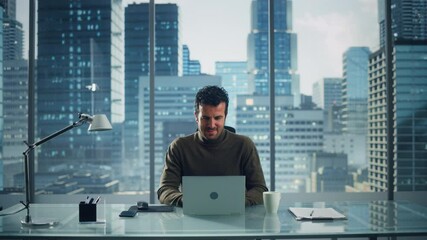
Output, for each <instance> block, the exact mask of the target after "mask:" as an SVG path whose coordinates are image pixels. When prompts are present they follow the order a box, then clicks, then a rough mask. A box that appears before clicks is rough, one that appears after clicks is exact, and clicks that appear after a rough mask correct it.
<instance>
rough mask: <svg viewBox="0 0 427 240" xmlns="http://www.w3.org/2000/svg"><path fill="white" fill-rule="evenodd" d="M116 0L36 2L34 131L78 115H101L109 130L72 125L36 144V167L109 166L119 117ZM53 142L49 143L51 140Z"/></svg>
mask: <svg viewBox="0 0 427 240" xmlns="http://www.w3.org/2000/svg"><path fill="white" fill-rule="evenodd" d="M123 27H124V25H123V7H122V2H121V1H109V0H102V1H100V0H85V1H71V2H70V1H68V0H57V1H39V2H38V56H37V58H38V65H37V81H36V85H37V88H36V89H37V102H36V106H37V114H36V116H37V133H36V137H45V136H47V135H49V134H51V133H53V132H55V131H57V130H59V129H62V128H63V127H65V126H66V125H68V124H70V123H71V122H73V121H76V119H77V118H78V113H79V112H83V113H89V114H97V113H103V114H106V115H107V117H108V119H109V120H110V121H111V122H112V123H113V131H107V132H101V133H95V134H94V133H91V134H90V135H91V136H89V135H88V133H87V130H86V129H85V127H84V126H83V127H80V128H75V129H73V130H71V131H69V132H67V133H66V134H65V135H64V136H62V137H59V138H56V139H54V141H51V142H48V143H45V144H44V145H43V146H42V147H41V148H39V154H38V171H39V172H47V171H49V169H50V168H51V167H54V166H56V165H60V164H74V166H82V165H83V164H84V163H89V162H90V163H91V164H95V165H98V164H99V165H102V164H107V165H110V166H114V164H115V163H117V161H120V160H121V158H122V156H121V152H122V150H121V148H122V146H121V144H120V143H121V138H120V131H121V130H120V125H121V123H122V122H123V120H124V81H123V57H124V56H123V52H124V51H123ZM52 142H54V143H52Z"/></svg>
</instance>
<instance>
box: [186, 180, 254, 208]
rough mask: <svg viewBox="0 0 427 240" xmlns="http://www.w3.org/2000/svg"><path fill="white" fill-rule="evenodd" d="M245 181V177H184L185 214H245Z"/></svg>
mask: <svg viewBox="0 0 427 240" xmlns="http://www.w3.org/2000/svg"><path fill="white" fill-rule="evenodd" d="M245 180H246V179H245V176H183V177H182V191H183V211H184V214H189V215H228V214H243V213H244V212H245V192H246V186H245V184H246V183H245Z"/></svg>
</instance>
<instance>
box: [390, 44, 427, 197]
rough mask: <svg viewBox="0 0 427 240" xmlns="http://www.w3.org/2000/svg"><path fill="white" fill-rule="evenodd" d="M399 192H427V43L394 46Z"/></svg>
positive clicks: (395, 122)
mask: <svg viewBox="0 0 427 240" xmlns="http://www.w3.org/2000/svg"><path fill="white" fill-rule="evenodd" d="M394 49H395V50H394V64H393V65H394V66H395V71H394V74H393V83H394V91H393V102H394V103H395V105H394V113H393V116H394V117H393V119H394V126H395V131H394V142H395V147H394V154H393V155H394V156H393V159H394V163H395V164H394V166H395V178H396V181H395V182H396V183H395V189H396V191H426V190H427V184H426V183H427V159H426V156H427V82H426V79H427V72H426V71H425V69H426V66H427V58H426V56H427V41H413V42H407V41H405V42H403V43H400V42H399V41H397V42H395V44H394Z"/></svg>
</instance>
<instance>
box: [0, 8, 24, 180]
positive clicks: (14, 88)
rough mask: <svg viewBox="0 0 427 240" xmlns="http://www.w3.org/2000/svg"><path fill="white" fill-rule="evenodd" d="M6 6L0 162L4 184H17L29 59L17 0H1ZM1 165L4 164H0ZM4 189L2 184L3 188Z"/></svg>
mask: <svg viewBox="0 0 427 240" xmlns="http://www.w3.org/2000/svg"><path fill="white" fill-rule="evenodd" d="M0 6H2V7H4V11H2V12H3V13H4V19H3V21H2V26H3V35H2V36H3V39H2V40H1V41H2V44H3V51H2V52H3V55H2V57H3V64H2V66H1V67H2V69H1V70H2V72H3V86H2V87H3V91H2V101H3V106H2V109H3V117H4V118H3V120H4V125H3V126H1V127H2V128H3V129H2V134H0V138H2V141H3V142H2V143H1V146H2V147H1V155H2V160H0V162H1V163H0V165H2V164H3V168H4V169H3V170H4V172H6V173H7V174H6V175H5V177H4V178H3V177H2V176H0V178H2V180H4V187H5V188H10V187H12V186H17V185H16V183H15V182H14V181H13V176H14V175H15V174H18V173H21V172H22V170H23V169H22V154H20V153H22V152H23V151H24V148H25V144H23V141H24V140H27V139H28V136H27V132H28V126H27V119H28V112H27V111H28V62H27V60H25V59H23V29H22V24H21V23H20V22H19V21H17V20H16V1H15V0H2V1H0ZM0 168H1V167H0ZM0 188H1V187H0Z"/></svg>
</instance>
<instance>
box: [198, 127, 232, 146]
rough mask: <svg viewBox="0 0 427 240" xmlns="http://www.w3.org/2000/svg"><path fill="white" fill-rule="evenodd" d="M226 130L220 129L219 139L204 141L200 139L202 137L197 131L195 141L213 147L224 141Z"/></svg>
mask: <svg viewBox="0 0 427 240" xmlns="http://www.w3.org/2000/svg"><path fill="white" fill-rule="evenodd" d="M226 132H227V130H225V129H224V128H223V129H222V132H221V134H220V135H219V137H218V138H217V139H213V140H211V139H205V138H203V137H202V135H201V134H200V131H197V133H196V135H197V139H199V141H200V142H201V143H203V144H205V145H209V146H215V145H217V144H219V143H221V142H223V141H224V139H225V138H226V136H227V133H226Z"/></svg>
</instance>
